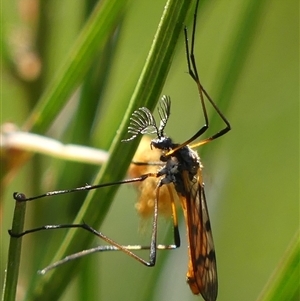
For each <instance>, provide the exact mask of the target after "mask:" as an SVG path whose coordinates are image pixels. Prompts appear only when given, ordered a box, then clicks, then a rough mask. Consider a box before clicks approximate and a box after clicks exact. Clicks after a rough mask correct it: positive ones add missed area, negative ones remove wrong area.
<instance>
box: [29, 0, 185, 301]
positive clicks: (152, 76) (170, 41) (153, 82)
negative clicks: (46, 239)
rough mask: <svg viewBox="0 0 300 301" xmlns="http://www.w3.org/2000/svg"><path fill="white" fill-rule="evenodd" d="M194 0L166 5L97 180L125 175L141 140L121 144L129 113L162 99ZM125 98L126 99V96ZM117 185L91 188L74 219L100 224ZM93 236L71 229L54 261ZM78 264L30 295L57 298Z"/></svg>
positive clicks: (43, 279) (55, 274)
mask: <svg viewBox="0 0 300 301" xmlns="http://www.w3.org/2000/svg"><path fill="white" fill-rule="evenodd" d="M190 3H191V1H178V0H176V1H169V2H168V4H167V5H166V8H165V11H164V13H163V16H162V18H161V23H160V24H159V26H158V31H157V33H156V38H155V40H154V42H153V45H152V47H151V50H150V52H149V56H148V59H147V61H146V64H145V66H144V69H143V72H142V74H141V77H140V79H139V82H138V85H137V87H136V90H135V92H134V93H133V96H132V99H131V100H130V102H129V104H128V109H127V111H126V113H125V115H124V116H125V117H124V119H123V121H122V123H121V125H120V128H119V130H118V132H117V135H115V138H114V141H113V143H112V146H111V148H110V154H111V160H109V161H108V163H107V164H106V165H105V166H103V168H102V169H101V170H100V172H99V174H98V175H97V176H96V179H95V183H101V182H102V183H103V182H111V181H116V180H119V179H122V178H123V177H124V175H125V173H126V170H127V168H128V165H129V163H130V160H131V157H132V155H133V153H134V151H135V148H136V146H137V144H138V141H136V142H134V143H130V144H122V146H121V143H120V141H121V139H122V138H124V137H126V132H127V125H128V120H129V117H130V115H131V113H132V111H133V108H137V107H140V106H141V105H145V106H147V107H149V108H150V109H153V108H154V106H155V104H156V102H157V100H158V99H159V96H160V92H161V90H162V88H163V85H164V81H165V78H166V76H167V73H168V70H169V67H170V64H171V60H172V57H173V53H174V50H175V45H176V42H177V40H178V37H179V36H180V34H181V33H182V28H183V22H184V19H185V16H186V14H187V12H188V9H189V5H190ZM121 101H126V99H125V100H124V99H123V100H121ZM124 158H125V160H124ZM115 166H118V170H116V169H115ZM111 170H115V172H114V173H113V174H112V173H111ZM116 189H117V187H112V188H107V189H106V188H105V189H101V190H100V191H91V192H90V193H89V194H88V196H87V198H86V200H85V202H84V204H83V206H82V208H81V210H80V211H79V213H78V215H77V217H76V219H75V221H74V223H81V222H82V220H88V221H89V224H91V225H93V227H96V228H97V227H98V226H99V225H100V224H101V222H102V220H103V218H104V217H105V215H106V212H107V211H108V209H109V206H110V205H111V200H112V198H113V196H114V194H115V193H116ZM92 239H93V237H92V236H90V235H83V234H82V231H75V232H74V231H72V232H71V231H70V232H69V233H68V234H67V236H66V238H65V240H64V242H63V244H62V245H61V248H60V249H59V250H58V251H57V254H56V255H55V257H54V259H53V261H52V262H55V261H57V260H59V259H61V258H63V257H65V256H66V255H69V254H71V253H72V252H74V249H75V247H76V249H78V248H79V249H81V248H82V249H84V248H87V246H89V244H90V241H91V240H92ZM78 264H79V262H76V261H75V262H73V263H70V264H66V265H65V266H63V267H61V268H59V269H55V270H54V271H51V272H49V273H47V274H46V275H45V276H43V277H40V278H39V279H38V280H37V282H36V283H35V285H34V287H35V290H34V292H33V293H32V295H31V294H30V295H28V298H30V299H31V300H40V299H41V298H43V300H54V299H55V300H57V299H58V298H59V296H60V295H61V294H62V292H63V291H64V290H65V288H66V283H65V282H62V281H61V279H70V277H71V276H73V275H75V274H76V273H75V272H76V271H77V269H78ZM29 296H30V297H29Z"/></svg>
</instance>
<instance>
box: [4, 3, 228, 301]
mask: <svg viewBox="0 0 300 301" xmlns="http://www.w3.org/2000/svg"><path fill="white" fill-rule="evenodd" d="M198 4H199V1H197V2H196V9H195V13H194V22H193V30H192V39H191V46H190V45H189V43H188V34H187V28H186V27H185V28H184V35H185V46H186V57H187V66H188V72H189V75H190V76H191V78H192V79H193V81H194V82H195V83H196V85H197V89H198V92H199V98H200V103H201V108H202V112H203V116H204V120H205V123H204V125H203V126H202V127H201V128H200V129H199V130H198V131H197V132H196V133H195V134H194V135H193V136H192V137H191V138H189V139H188V140H186V141H185V142H183V143H174V142H173V141H172V139H171V138H169V137H168V136H166V134H165V132H164V130H165V127H166V125H167V122H168V119H169V117H170V112H171V99H170V97H169V96H165V95H164V96H163V97H162V98H161V101H160V104H159V107H158V114H159V117H160V123H159V125H157V123H156V120H155V118H154V116H153V114H152V113H151V112H150V110H148V109H147V108H145V107H142V108H139V109H137V110H136V111H134V112H133V113H132V116H131V122H130V125H129V127H128V133H129V134H131V137H129V138H127V139H125V140H123V141H124V142H130V141H132V140H134V139H135V138H136V137H137V136H139V135H144V134H146V133H147V134H155V136H156V137H155V138H154V139H152V140H151V142H150V148H151V149H153V150H156V151H158V154H159V155H158V157H159V158H158V159H159V160H158V162H149V160H148V161H147V162H144V163H143V162H134V164H133V165H134V166H139V167H144V168H145V173H142V175H138V176H136V177H134V178H131V179H127V180H123V181H120V182H115V183H107V184H100V185H94V186H90V185H86V186H83V187H78V188H75V189H70V190H60V191H53V192H48V193H46V194H43V195H40V196H36V197H32V198H26V196H25V195H24V194H22V193H14V198H15V200H17V201H31V200H35V199H39V198H43V197H46V196H51V195H57V194H65V193H69V192H76V191H82V190H91V189H97V188H101V187H105V186H111V185H118V184H124V183H138V184H139V185H143V184H144V183H146V181H147V180H151V179H153V180H154V181H152V182H151V184H150V186H145V187H144V188H142V190H141V196H145V195H146V196H148V192H149V191H150V192H152V197H149V198H148V204H147V205H146V206H144V207H145V208H146V209H145V210H146V211H147V210H148V211H147V212H146V211H144V212H146V213H145V214H148V212H151V214H152V216H153V223H152V234H151V243H150V246H140V245H130V246H123V245H120V244H118V243H117V242H115V241H113V240H112V239H110V238H108V237H107V236H105V235H104V234H103V233H101V232H99V231H97V230H95V229H94V228H92V227H91V226H89V225H87V224H85V223H82V224H74V225H50V226H49V225H48V226H43V227H40V228H35V229H31V230H27V231H25V232H22V233H19V234H15V233H12V232H11V231H10V235H11V236H14V237H21V236H23V235H25V234H28V233H32V232H37V231H40V230H46V229H57V228H82V229H84V230H86V231H89V232H91V233H92V234H94V235H96V236H98V237H100V238H101V239H103V240H104V241H106V242H107V243H108V244H109V246H98V247H95V248H91V249H88V250H85V251H82V252H79V253H75V254H73V255H70V256H68V257H66V258H64V259H62V260H61V261H58V262H56V263H54V264H52V265H50V266H48V267H46V268H45V269H43V270H42V271H41V273H42V274H43V273H46V272H47V271H48V270H50V269H52V268H55V267H57V266H59V265H61V264H63V263H65V262H67V261H70V260H73V259H76V258H79V257H82V256H85V255H87V254H90V253H95V252H100V251H120V250H121V251H123V252H124V253H126V254H128V255H129V256H131V257H133V258H134V259H136V260H138V261H139V262H141V263H143V264H144V265H146V266H154V265H155V262H156V252H157V250H168V249H175V248H178V247H179V246H180V235H179V230H178V221H177V214H176V208H175V200H176V199H178V200H179V201H180V203H181V207H182V209H183V212H184V217H185V221H186V225H187V237H188V242H189V248H188V256H189V264H188V271H187V282H188V284H189V286H190V289H191V291H192V292H193V293H194V294H196V295H198V294H201V295H202V297H203V298H204V299H205V300H206V301H214V300H216V298H217V292H218V281H217V268H216V256H215V249H214V244H213V238H212V232H211V226H210V220H209V215H208V210H207V204H206V197H205V191H204V184H203V179H202V164H201V161H200V158H199V156H198V154H197V152H196V151H194V150H193V149H194V148H196V147H199V146H201V145H204V144H206V143H208V142H210V141H212V140H214V139H216V138H218V137H221V136H223V135H224V134H225V133H227V132H228V131H229V130H230V129H231V127H230V124H229V122H228V120H227V119H226V118H225V116H224V115H223V114H222V112H221V111H220V110H219V109H218V107H217V106H216V104H215V103H214V101H213V100H212V99H211V98H210V96H209V95H208V93H207V92H206V91H205V89H204V88H203V86H202V85H201V83H200V79H199V75H198V71H197V66H196V61H195V56H194V44H195V33H196V23H197V9H198ZM206 102H208V103H209V104H210V105H211V106H212V107H213V108H214V110H215V111H216V113H217V114H218V115H219V116H220V118H221V119H222V120H223V122H224V123H225V127H224V128H223V129H221V130H220V131H219V132H217V133H215V134H214V135H212V136H209V137H208V138H205V139H203V140H200V141H198V142H197V141H196V142H195V143H194V144H191V143H193V142H194V141H195V140H197V139H198V138H199V137H200V136H202V135H203V134H204V133H205V132H206V131H207V129H208V128H209V119H208V114H207V109H206ZM190 144H191V145H190ZM150 166H154V167H155V170H154V171H149V167H150ZM149 201H151V202H149ZM162 204H167V207H168V208H170V212H171V213H172V217H173V225H174V244H171V245H160V244H158V243H157V221H158V212H159V207H160V206H161V205H162ZM140 206H142V205H141V203H140ZM149 208H150V211H149ZM144 249H148V250H149V260H148V261H147V260H145V259H143V258H141V257H140V256H138V255H136V254H135V253H134V251H136V250H144Z"/></svg>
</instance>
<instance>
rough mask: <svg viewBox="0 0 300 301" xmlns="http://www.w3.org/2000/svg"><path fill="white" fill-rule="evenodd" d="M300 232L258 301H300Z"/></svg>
mask: <svg viewBox="0 0 300 301" xmlns="http://www.w3.org/2000/svg"><path fill="white" fill-rule="evenodd" d="M299 235H300V232H299V231H297V233H296V234H295V236H294V237H293V239H292V241H291V244H290V245H289V247H288V249H287V250H286V252H285V254H284V255H283V258H282V260H281V262H280V264H279V265H278V266H277V268H276V270H275V271H274V273H273V275H272V276H271V278H270V279H269V281H268V282H267V284H266V286H265V288H264V290H263V292H262V293H261V295H260V296H259V297H258V299H257V301H282V300H291V301H293V300H295V301H296V300H299V296H300V284H299V272H300V239H299V238H300V236H299Z"/></svg>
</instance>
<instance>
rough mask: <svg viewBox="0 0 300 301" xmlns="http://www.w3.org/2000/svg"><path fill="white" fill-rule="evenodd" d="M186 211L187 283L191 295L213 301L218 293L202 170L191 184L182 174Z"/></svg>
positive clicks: (183, 200) (183, 198)
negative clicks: (187, 240)
mask: <svg viewBox="0 0 300 301" xmlns="http://www.w3.org/2000/svg"><path fill="white" fill-rule="evenodd" d="M183 180H184V186H185V190H186V195H185V197H182V203H183V204H182V205H183V209H184V211H185V218H186V223H187V228H188V229H187V231H188V238H189V257H190V258H189V266H188V272H187V282H188V284H189V285H190V288H191V290H192V292H193V293H194V294H199V293H200V294H201V295H202V297H203V298H204V299H205V300H206V301H215V300H216V298H217V293H218V280H217V266H216V256H215V249H214V243H213V238H212V233H211V227H210V221H209V216H208V210H207V205H206V199H205V192H204V184H203V183H202V175H201V170H200V169H199V171H198V175H197V177H195V178H194V179H193V180H190V179H189V178H188V173H183Z"/></svg>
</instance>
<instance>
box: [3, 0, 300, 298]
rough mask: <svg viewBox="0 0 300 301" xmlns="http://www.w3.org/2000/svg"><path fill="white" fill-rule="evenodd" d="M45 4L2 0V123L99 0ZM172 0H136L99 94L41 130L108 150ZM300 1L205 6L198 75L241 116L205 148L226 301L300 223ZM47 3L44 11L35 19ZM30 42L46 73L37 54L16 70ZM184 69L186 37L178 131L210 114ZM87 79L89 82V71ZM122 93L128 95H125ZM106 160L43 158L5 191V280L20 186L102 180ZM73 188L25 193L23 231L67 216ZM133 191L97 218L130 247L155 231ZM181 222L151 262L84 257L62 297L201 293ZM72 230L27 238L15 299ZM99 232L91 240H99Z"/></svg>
mask: <svg viewBox="0 0 300 301" xmlns="http://www.w3.org/2000/svg"><path fill="white" fill-rule="evenodd" d="M37 3H38V2H36V1H29V0H27V1H24V0H23V1H7V0H3V4H2V6H3V13H2V22H3V33H2V39H1V43H2V45H3V46H4V47H3V48H2V50H3V53H2V57H3V65H2V70H1V74H2V76H1V82H2V88H1V123H4V122H13V123H15V124H16V125H18V126H20V127H22V125H23V124H24V122H25V121H26V119H27V118H28V116H29V115H30V112H31V111H32V108H33V106H34V104H35V103H36V101H37V100H38V97H39V95H40V94H41V93H42V92H43V90H44V89H45V87H46V86H47V84H48V83H49V81H51V79H52V78H53V77H54V75H55V72H56V71H57V70H58V69H59V67H60V64H61V63H62V61H63V60H64V59H65V57H66V55H67V53H68V51H69V50H70V48H71V47H72V45H73V42H74V41H75V39H76V36H77V35H78V32H79V31H80V29H81V27H82V26H83V24H84V21H85V18H86V16H87V14H88V12H89V10H90V9H91V6H92V5H93V2H92V1H76V3H75V1H63V2H61V1H54V0H53V1H47V4H40V6H36V4H37ZM164 5H165V1H156V2H155V4H153V3H151V2H149V1H145V0H143V1H135V0H132V1H129V2H128V5H127V9H126V11H125V14H124V15H123V16H122V19H120V20H118V25H119V30H118V31H117V32H116V33H115V35H114V39H111V40H110V44H109V45H108V47H107V50H106V52H101V53H100V54H99V56H98V57H97V59H96V60H95V63H94V64H95V66H94V67H95V68H94V69H95V70H94V71H93V72H94V73H93V74H96V75H98V77H96V78H97V79H98V80H99V78H101V76H99V74H100V75H101V74H102V75H103V74H104V75H105V76H104V78H103V79H102V81H101V82H98V84H94V85H93V84H91V85H90V86H88V82H89V81H88V80H87V81H86V82H85V86H84V88H85V89H87V90H88V91H89V92H90V98H88V99H87V100H85V101H84V105H85V106H82V107H81V106H80V105H79V104H78V102H77V101H76V99H77V96H78V93H79V92H78V93H77V94H76V93H75V94H74V95H73V102H70V104H69V107H68V108H67V109H66V110H65V111H64V115H62V116H63V117H62V118H61V119H60V120H58V121H57V122H56V123H55V126H53V127H51V129H50V130H49V131H47V132H46V133H44V134H45V135H47V136H51V137H54V138H56V139H60V140H61V141H62V142H64V143H78V144H85V145H89V146H93V147H99V148H104V149H108V147H109V145H110V143H111V140H110V139H111V138H109V137H111V136H109V135H108V134H107V132H108V131H112V132H113V133H114V132H116V130H117V129H118V125H119V123H120V121H121V118H122V114H123V113H124V108H126V99H127V100H129V98H130V96H131V94H132V92H133V88H134V85H135V83H136V81H137V79H138V76H139V73H140V71H141V69H142V66H143V64H144V61H145V58H146V56H147V53H148V51H149V48H150V45H151V42H152V39H153V36H154V33H155V30H156V27H157V25H158V22H159V19H160V16H161V14H162V11H163V8H164ZM297 8H298V1H293V0H290V1H254V2H253V1H243V2H241V1H236V0H234V1H230V3H228V1H224V0H219V1H202V2H201V5H200V9H199V14H198V16H199V19H198V28H197V41H196V59H197V63H198V70H199V73H200V77H201V79H202V84H203V85H204V87H205V88H206V90H207V91H208V93H209V94H210V96H211V97H212V98H213V99H214V100H215V101H216V102H217V103H218V105H219V107H220V108H221V110H222V111H223V112H224V113H225V115H226V117H227V118H228V120H229V121H230V122H231V125H232V131H231V132H230V133H229V134H227V135H226V136H225V137H223V138H221V139H218V140H217V141H214V142H213V143H210V144H208V145H205V146H203V147H202V148H201V149H199V154H200V155H201V158H202V162H203V165H204V171H203V173H204V179H205V183H206V195H207V201H208V206H209V211H210V218H211V223H212V228H213V235H214V241H215V247H216V252H217V260H218V275H219V298H218V300H220V301H226V300H243V301H248V300H249V301H250V300H256V298H257V297H258V295H259V293H260V292H261V290H262V289H263V287H264V285H265V284H266V282H267V280H268V278H269V277H270V275H271V273H272V272H273V270H274V269H275V267H276V266H277V264H278V263H279V261H280V259H281V258H282V256H283V254H284V251H285V250H286V247H287V245H288V244H289V242H290V240H291V238H292V237H293V235H294V233H295V232H296V230H297V229H298V228H299V77H298V76H299V71H298V68H299V39H298V36H299V35H297V33H298V32H299V24H298V19H299V16H298V12H299V10H298V9H297ZM43 10H46V12H47V13H45V11H43ZM39 14H41V15H42V16H44V17H45V16H47V18H48V19H47V20H40V21H39V22H40V23H39V22H38V19H36V18H37V16H38V15H39ZM191 16H192V14H190V18H189V20H188V21H187V24H189V25H190V24H191V23H190V21H191ZM46 21H47V22H46ZM42 25H43V26H44V27H43V26H42ZM190 27H191V26H189V28H190ZM37 37H38V39H37V40H35V39H36V38H37ZM20 44H21V45H20ZM21 46H22V47H29V50H32V52H33V53H35V51H36V52H38V53H40V54H41V57H42V67H43V69H42V70H43V71H42V77H37V78H35V77H34V74H33V75H30V74H29V78H28V72H29V71H32V70H33V71H34V68H37V69H38V68H39V62H38V60H36V59H33V60H32V61H29V62H30V63H32V64H33V65H29V67H28V65H27V67H26V65H25V71H26V72H25V73H24V74H22V70H19V69H18V68H17V67H19V68H22V65H21V63H22V61H18V59H20V57H19V56H18V55H19V53H18V51H20V53H21V54H24V53H27V52H26V49H25V50H24V49H23V48H22V47H21ZM30 47H32V49H31V48H30ZM22 51H23V52H22ZM29 52H30V51H29ZM21 58H22V56H21ZM25 63H26V62H25ZM26 68H27V69H26ZM99 70H100V71H99ZM186 71H187V67H186V59H185V53H184V38H183V34H182V38H181V39H180V40H179V43H178V47H177V51H176V54H175V57H174V59H173V63H172V66H171V69H170V72H169V76H168V78H167V82H166V84H165V87H164V89H163V93H164V94H167V95H170V96H171V97H172V101H173V102H172V114H171V117H170V120H169V123H168V125H167V128H166V132H167V133H168V135H170V136H171V137H173V139H174V140H175V141H176V142H181V141H184V140H185V139H187V138H189V137H190V136H191V135H192V134H194V133H195V131H196V130H197V129H198V128H199V127H200V126H201V125H202V124H203V120H202V114H201V111H200V106H199V100H198V95H197V89H196V87H195V84H194V83H193V82H192V80H191V79H190V78H189V76H188V75H187V74H186ZM97 72H99V73H97ZM29 73H30V72H29ZM33 73H34V72H33ZM30 76H33V79H30ZM90 78H91V82H92V75H91V76H90ZM96 83H97V82H96ZM118 99H123V100H124V103H123V104H120V103H116V100H118ZM209 113H210V116H211V121H212V124H211V133H213V132H214V131H216V130H217V129H219V128H220V127H221V126H222V124H221V122H220V121H219V120H218V118H217V117H216V116H215V114H214V113H213V112H212V111H211V110H209ZM108 129H109V130H108ZM122 138H123V137H122ZM2 164H3V163H2ZM117 168H118V165H117V163H116V169H117ZM97 169H98V168H97V167H93V166H87V165H86V166H85V165H82V164H78V163H70V162H64V161H62V160H59V159H53V158H49V157H45V156H35V157H34V158H33V159H31V160H30V161H28V162H27V163H26V164H25V165H24V166H22V167H21V168H20V169H19V170H18V171H17V173H16V174H15V176H14V178H13V179H12V180H11V181H9V184H7V185H6V186H5V187H2V188H1V190H2V191H1V194H2V195H1V199H2V200H1V283H3V280H2V279H3V276H4V269H5V264H6V260H7V250H8V243H9V237H8V234H7V229H9V228H11V221H12V216H13V207H14V202H13V199H12V193H13V192H14V191H23V192H25V193H26V194H27V195H35V194H38V193H41V192H45V191H48V190H54V189H61V188H71V187H76V186H81V185H84V184H85V183H91V182H92V179H93V177H94V174H95V173H96V171H97ZM2 171H3V169H2ZM2 171H1V172H2ZM3 172H4V171H3ZM112 172H114V171H112ZM3 175H4V174H2V176H3ZM72 197H73V200H71V197H67V196H64V197H59V198H52V199H47V200H40V201H36V202H33V203H30V204H28V205H27V212H26V228H32V227H37V226H40V225H44V224H59V223H60V224H62V223H71V222H72V220H73V218H74V217H75V216H76V212H77V210H78V208H79V206H80V201H81V200H82V199H84V197H82V195H76V196H75V197H74V196H72ZM135 199H136V192H135V190H134V189H133V188H132V187H131V186H129V185H124V186H123V187H120V189H119V190H118V193H117V196H116V198H115V200H114V203H113V205H112V207H111V209H110V211H109V214H108V215H107V216H106V219H105V221H104V223H103V225H102V227H101V231H102V232H103V233H104V234H106V235H108V236H109V237H111V238H113V239H115V240H116V241H117V242H120V243H122V244H138V243H143V244H145V243H147V242H148V241H149V238H148V236H149V233H150V230H149V231H147V230H146V233H145V234H146V238H145V237H144V236H145V235H143V233H139V231H138V228H139V225H140V219H139V217H138V216H137V214H136V212H135V209H134V202H135ZM99 201H101V200H99ZM85 222H87V223H89V221H88V220H85ZM159 226H160V228H159V231H160V233H161V234H160V235H159V239H160V243H163V242H165V241H166V242H168V241H169V240H170V237H167V238H165V237H164V234H165V233H167V234H168V233H169V232H168V230H165V229H168V228H169V226H170V221H169V220H162V221H160V224H159ZM180 230H181V237H182V240H183V242H182V246H181V248H179V249H178V250H175V251H170V252H160V253H159V254H158V258H157V266H156V267H154V268H152V269H148V268H146V267H144V266H142V265H141V264H139V263H138V262H135V261H134V260H133V259H131V258H129V257H128V256H125V255H124V254H121V253H118V252H114V253H106V254H95V255H91V256H89V257H87V258H84V259H81V263H80V272H79V273H78V276H77V277H75V279H73V280H72V281H69V279H65V278H64V279H61V281H63V282H65V285H66V287H67V289H66V291H65V292H64V294H63V295H62V296H61V299H60V300H83V296H84V299H85V300H176V301H177V300H178V301H179V300H197V299H200V297H196V296H193V295H192V293H191V292H190V289H189V287H188V285H187V284H186V283H185V274H186V270H187V246H186V242H185V225H184V224H183V223H182V225H181V227H180ZM64 234H65V232H64V230H62V231H54V232H52V233H51V231H48V232H42V233H39V234H32V235H29V236H27V237H25V238H24V239H23V246H22V260H21V266H20V276H19V288H18V289H19V291H18V300H24V298H25V300H26V293H27V292H28V290H29V287H32V286H34V285H35V281H36V279H37V278H39V277H43V276H40V275H37V274H36V271H37V270H38V269H41V268H43V267H45V266H47V265H48V264H50V263H51V259H52V256H53V253H54V252H55V250H56V249H57V248H58V246H59V245H60V244H62V243H63V237H64ZM82 235H89V234H88V233H84V232H83V233H82ZM167 236H168V235H167ZM98 243H99V242H97V240H96V239H95V241H94V243H93V246H95V245H97V244H98ZM88 247H89V246H87V248H88ZM77 251H79V249H76V250H74V252H77ZM144 255H145V256H146V257H147V254H144ZM27 300H30V299H29V297H27Z"/></svg>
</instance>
